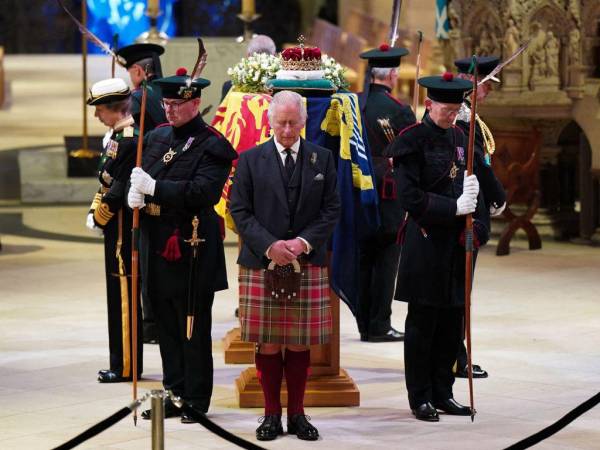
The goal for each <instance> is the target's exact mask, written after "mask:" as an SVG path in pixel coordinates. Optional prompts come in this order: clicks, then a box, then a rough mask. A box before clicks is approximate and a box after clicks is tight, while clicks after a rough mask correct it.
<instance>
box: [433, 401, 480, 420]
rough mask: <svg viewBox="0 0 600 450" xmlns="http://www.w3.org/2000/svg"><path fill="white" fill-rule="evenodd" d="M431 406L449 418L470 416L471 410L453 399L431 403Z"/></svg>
mask: <svg viewBox="0 0 600 450" xmlns="http://www.w3.org/2000/svg"><path fill="white" fill-rule="evenodd" d="M433 405H434V406H435V407H436V408H437V409H439V410H440V411H443V412H445V413H446V414H449V415H451V416H470V415H471V408H469V407H468V406H465V405H461V404H460V403H458V402H457V401H456V400H454V399H453V398H449V399H447V400H442V401H437V402H433Z"/></svg>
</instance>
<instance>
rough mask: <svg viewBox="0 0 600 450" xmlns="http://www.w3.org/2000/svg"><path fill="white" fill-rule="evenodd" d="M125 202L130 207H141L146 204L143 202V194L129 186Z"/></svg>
mask: <svg viewBox="0 0 600 450" xmlns="http://www.w3.org/2000/svg"><path fill="white" fill-rule="evenodd" d="M127 204H128V205H129V207H130V208H143V207H144V206H146V203H144V194H142V193H141V192H140V191H138V190H137V189H136V188H134V187H133V186H131V189H129V193H128V194H127Z"/></svg>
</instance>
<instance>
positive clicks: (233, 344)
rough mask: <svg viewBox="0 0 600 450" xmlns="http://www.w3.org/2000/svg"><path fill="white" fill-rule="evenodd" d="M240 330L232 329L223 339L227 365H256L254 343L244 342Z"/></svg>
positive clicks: (237, 328)
mask: <svg viewBox="0 0 600 450" xmlns="http://www.w3.org/2000/svg"><path fill="white" fill-rule="evenodd" d="M240 336H241V335H240V328H239V327H236V328H232V329H231V330H229V331H228V332H227V334H226V335H225V337H224V338H223V353H224V354H225V364H254V343H252V342H242V340H241V337H240Z"/></svg>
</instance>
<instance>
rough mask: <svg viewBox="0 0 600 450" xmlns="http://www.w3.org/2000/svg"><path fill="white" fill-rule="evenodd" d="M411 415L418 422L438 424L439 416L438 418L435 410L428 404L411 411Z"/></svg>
mask: <svg viewBox="0 0 600 450" xmlns="http://www.w3.org/2000/svg"><path fill="white" fill-rule="evenodd" d="M412 413H413V414H414V415H415V417H416V418H417V419H419V420H424V421H425V422H439V421H440V416H438V412H437V410H436V409H435V408H434V406H433V405H432V404H431V403H430V402H426V403H423V404H422V405H420V406H419V407H417V408H415V409H413V410H412Z"/></svg>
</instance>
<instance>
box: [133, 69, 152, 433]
mask: <svg viewBox="0 0 600 450" xmlns="http://www.w3.org/2000/svg"><path fill="white" fill-rule="evenodd" d="M147 74H148V67H146V78H147ZM147 96H148V88H147V86H146V79H144V81H142V106H141V109H140V134H139V136H138V142H137V152H136V155H135V167H142V146H143V144H144V122H145V117H146V99H147ZM139 230H140V208H138V207H136V208H133V226H132V228H131V234H132V242H131V361H132V371H133V373H132V374H131V375H132V377H133V401H134V402H135V401H136V400H137V363H138V360H137V301H138V268H139V249H138V244H139V242H138V241H139ZM133 424H134V425H137V410H134V411H133Z"/></svg>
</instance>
